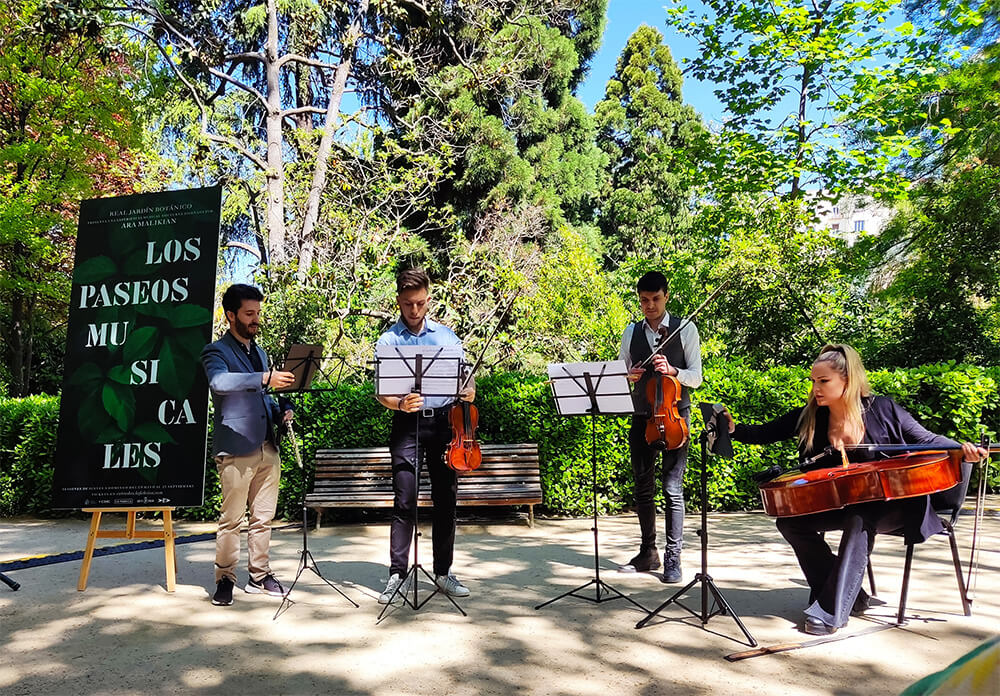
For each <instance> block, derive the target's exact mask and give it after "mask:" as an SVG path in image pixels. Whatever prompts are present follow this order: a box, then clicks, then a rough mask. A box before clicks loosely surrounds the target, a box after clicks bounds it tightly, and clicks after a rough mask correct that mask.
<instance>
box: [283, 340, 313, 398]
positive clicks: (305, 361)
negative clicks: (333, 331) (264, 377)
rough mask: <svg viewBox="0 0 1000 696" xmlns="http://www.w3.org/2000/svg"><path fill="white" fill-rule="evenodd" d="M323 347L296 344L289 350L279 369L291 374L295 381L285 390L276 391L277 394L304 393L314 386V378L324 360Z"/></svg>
mask: <svg viewBox="0 0 1000 696" xmlns="http://www.w3.org/2000/svg"><path fill="white" fill-rule="evenodd" d="M322 356H323V348H322V347H321V346H314V345H307V344H304V343H296V344H295V345H293V346H292V347H291V348H289V349H288V353H287V354H286V355H285V359H284V360H283V361H282V362H281V367H280V368H278V369H279V370H281V371H282V372H291V373H292V374H293V375H295V381H294V382H292V383H291V384H290V385H288V386H287V387H285V388H284V389H274V390H273V391H276V392H282V393H284V392H297V391H304V390H306V389H308V388H309V386H310V385H311V384H312V380H313V376H315V375H316V373H317V372H318V371H319V363H320V361H321V360H323V357H322Z"/></svg>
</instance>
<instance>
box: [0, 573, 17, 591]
mask: <svg viewBox="0 0 1000 696" xmlns="http://www.w3.org/2000/svg"><path fill="white" fill-rule="evenodd" d="M0 582H2V583H3V584H4V585H6V586H7V587H9V588H10V589H12V590H14V592H17V590H18V588H19V587H20V586H21V583H19V582H16V581H14V580H11V579H10V578H9V577H7V576H6V575H4V574H3V573H0Z"/></svg>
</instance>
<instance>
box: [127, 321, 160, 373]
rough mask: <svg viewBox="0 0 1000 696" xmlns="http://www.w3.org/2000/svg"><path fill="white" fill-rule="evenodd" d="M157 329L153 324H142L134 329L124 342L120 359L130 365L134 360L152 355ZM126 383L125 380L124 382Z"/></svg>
mask: <svg viewBox="0 0 1000 696" xmlns="http://www.w3.org/2000/svg"><path fill="white" fill-rule="evenodd" d="M158 333H159V332H158V331H157V330H156V327H154V326H144V327H142V328H141V329H136V330H135V331H133V332H132V333H131V335H130V336H129V337H128V340H127V341H126V342H125V348H124V349H123V350H122V359H123V360H124V361H125V364H127V365H131V364H132V363H133V362H135V361H136V360H145V359H146V358H150V357H153V349H155V348H156V342H157V338H158ZM126 384H127V382H126Z"/></svg>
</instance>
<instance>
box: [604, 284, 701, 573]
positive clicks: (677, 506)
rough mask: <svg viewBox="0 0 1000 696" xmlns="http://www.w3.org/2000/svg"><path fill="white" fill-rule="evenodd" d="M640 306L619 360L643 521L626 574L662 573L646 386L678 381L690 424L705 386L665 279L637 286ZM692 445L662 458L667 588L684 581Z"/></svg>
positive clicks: (696, 344) (689, 332)
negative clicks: (695, 395) (695, 392)
mask: <svg viewBox="0 0 1000 696" xmlns="http://www.w3.org/2000/svg"><path fill="white" fill-rule="evenodd" d="M636 292H637V294H638V296H639V306H640V308H641V309H642V313H643V316H644V317H645V319H644V320H643V321H637V322H635V323H630V324H628V325H627V326H626V327H625V333H624V335H623V336H622V345H621V351H620V353H619V360H624V361H625V364H626V365H627V366H628V367H629V369H630V372H629V381H631V382H633V383H635V386H634V390H633V393H632V396H633V403H634V405H635V415H634V416H632V427H631V428H630V430H629V438H628V441H629V451H630V454H631V460H632V473H633V475H634V477H635V509H636V513H637V514H638V516H639V528H640V531H641V533H642V541H641V543H640V546H639V552H638V553H637V554H636V555H635V557H634V558H632V560H630V561H629V562H628V563H627V564H626V565H623V566H622V567H621V570H622V571H623V572H640V573H642V572H648V571H650V570H656V569H657V568H659V567H660V559H659V555H658V553H657V550H656V503H655V502H654V500H653V498H654V495H655V493H656V490H655V484H656V476H655V471H654V469H655V463H656V457H657V454H658V451H657V450H655V449H653V448H652V447H650V446H649V445H648V444H647V443H646V421H647V420H648V419H649V416H650V412H651V405H650V404H649V403H648V402H647V399H646V389H645V386H646V383H647V382H648V381H649V379H650V378H651V377H652V373H653V372H659V373H661V374H664V375H670V376H673V377H676V378H677V381H678V382H680V384H681V387H682V395H681V399H680V402H679V403H678V404H677V408H678V411H679V413H680V415H681V416H682V417H683V418H685V419H686V420H687V421H688V423H689V424H690V422H691V401H690V398H689V395H688V394H689V391H690V390H691V389H696V388H698V387H699V386H701V382H702V376H701V343H700V340H699V337H698V329H697V328H696V327H695V325H694V324H692V323H690V322H688V323H686V324H685V325H684V326H683V327H681V319H680V318H679V317H671V316H670V315H669V314H667V309H666V307H667V299H668V298H669V291H668V288H667V279H666V277H665V276H664V275H663V274H662V273H659V272H657V271H650V272H649V273H646V274H645V275H644V276H642V277H641V278H640V279H639V281H638V283H637V284H636ZM678 328H680V335H679V336H677V337H676V338H674V339H673V340H672V341H671V342H670V344H668V345H667V347H666V348H664V350H663V352H662V353H661V354H658V355H656V356H655V357H654V358H653V360H652V362H651V364H650V365H649V367H648V368H647V369H646V370H642V369H636V368H633V365H636V364H637V363H639V362H642V361H643V360H645V359H647V358H648V357H649V356H650V355H651V354H652V352H653V348H654V346H656V345H657V343H658V342H659V341H660V339H661V338H662V337H663V336H664V335H670V334H671V333H673V332H674V331H676V330H677V329H678ZM687 453H688V445H687V443H685V444H684V445H682V446H681V447H680V448H679V449H675V450H667V451H665V452H663V472H662V477H663V478H662V480H663V496H664V499H665V502H666V512H665V515H664V518H665V520H664V521H665V532H666V534H665V537H666V538H665V539H664V554H663V575H662V578H661V579H662V580H663V582H680V581H681V548H682V546H683V541H684V469H685V467H686V466H687Z"/></svg>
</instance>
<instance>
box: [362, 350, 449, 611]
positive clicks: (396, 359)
mask: <svg viewBox="0 0 1000 696" xmlns="http://www.w3.org/2000/svg"><path fill="white" fill-rule="evenodd" d="M464 365H465V355H464V352H463V351H462V346H460V345H452V346H376V347H375V393H376V394H377V395H378V396H399V395H401V394H413V393H416V394H419V395H420V396H422V397H424V398H426V397H429V396H447V397H454V396H455V394H457V393H458V391H459V387H460V381H461V375H462V368H463V367H464ZM416 423H417V424H416V447H415V455H414V460H415V461H414V462H413V470H414V471H413V475H414V479H415V481H414V485H415V487H416V494H415V499H414V501H413V502H414V504H413V542H412V544H411V546H412V547H413V564H412V565H411V566H410V569H409V570H407V571H406V576H405V577H403V579H402V582H400V583H399V587H397V588H396V590H395V591H394V592H393V593H392V596H390V597H389V601H388V602H387V603H386V605H385V606H384V607H383V608H382V611H381V612H379V615H378V618H377V619H376V623H377V622H379V621H381V620H382V617H383V616H384V615H385V613H386V612H387V611H388V610H389V607H391V606H392V605H393V604H392V603H393V601H394V600H395V599H396V597H397V596H399V597H402V598H403V603H404V604H406V605H407V606H409V607H410V608H411V609H413V610H414V611H417V610H419V609H420V608H421V607H423V606H424V605H425V604H427V602H429V601H430V600H431V598H432V597H433V596H434V595H436V594H438V593H441V594H444V596H445V597H446V598H447V599H448V601H449V602H451V603H452V604H453V605H454V607H455V608H456V609H458V611H459V613H461V614H462V616H467V614H466V613H465V611H464V610H463V609H462V607H460V606H459V604H458V602H456V601H455V599H454V597H452V596H451V595H449V594H446V593H442V592H441V588H439V587H438V585H437V583H436V582H434V576H432V575H431V574H430V573H428V572H427V570H426V569H425V568H424V567H423V566H422V565H421V564H420V556H419V548H418V546H419V543H418V542H419V539H420V536H421V534H420V524H419V522H420V516H419V512H418V511H419V510H420V470H421V469H422V468H423V464H422V461H421V457H420V418H419V416H418V417H417V419H416ZM418 571H419V572H421V573H423V574H424V575H425V576H426V577H427V579H428V580H430V582H431V584H432V585H433V586H434V591H433V592H431V593H430V594H429V595H427V596H426V597H425V598H424V599H423V601H420V597H419V595H418V585H419V584H420V583H419V576H418V575H417V572H418ZM407 583H410V585H411V586H412V587H413V598H412V599H410V597H409V596H408V590H407Z"/></svg>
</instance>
